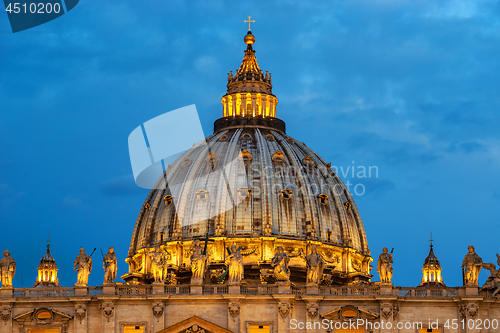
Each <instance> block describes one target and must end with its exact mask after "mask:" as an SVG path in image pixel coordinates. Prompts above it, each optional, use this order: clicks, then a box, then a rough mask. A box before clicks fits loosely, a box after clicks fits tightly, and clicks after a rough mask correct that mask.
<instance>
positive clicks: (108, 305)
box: [100, 302, 115, 322]
mask: <svg viewBox="0 0 500 333" xmlns="http://www.w3.org/2000/svg"><path fill="white" fill-rule="evenodd" d="M100 308H101V310H102V314H103V315H104V317H106V319H107V320H108V322H109V320H110V319H111V317H113V313H114V310H115V305H114V304H113V302H103V303H102V304H101V306H100Z"/></svg>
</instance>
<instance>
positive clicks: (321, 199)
mask: <svg viewBox="0 0 500 333" xmlns="http://www.w3.org/2000/svg"><path fill="white" fill-rule="evenodd" d="M318 199H319V203H320V204H322V205H323V206H326V205H328V199H329V197H328V195H326V194H324V193H321V194H320V195H318Z"/></svg>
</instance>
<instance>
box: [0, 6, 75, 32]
mask: <svg viewBox="0 0 500 333" xmlns="http://www.w3.org/2000/svg"><path fill="white" fill-rule="evenodd" d="M3 2H4V4H5V11H6V12H7V16H8V17H9V22H10V27H11V28H12V32H14V33H16V32H19V31H23V30H26V29H30V28H33V27H36V26H38V25H41V24H44V23H47V22H49V21H52V20H54V19H56V18H58V17H59V16H62V15H64V14H66V13H67V12H69V11H70V10H72V9H73V8H75V6H76V5H77V4H78V2H79V0H50V1H47V0H28V1H23V0H4V1H3Z"/></svg>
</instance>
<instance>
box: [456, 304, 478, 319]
mask: <svg viewBox="0 0 500 333" xmlns="http://www.w3.org/2000/svg"><path fill="white" fill-rule="evenodd" d="M459 310H460V315H461V317H462V318H464V319H466V318H472V319H474V318H475V317H476V315H477V313H478V311H479V305H478V304H477V303H472V302H470V303H464V304H461V305H460V308H459Z"/></svg>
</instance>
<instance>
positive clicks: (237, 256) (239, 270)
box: [226, 244, 244, 284]
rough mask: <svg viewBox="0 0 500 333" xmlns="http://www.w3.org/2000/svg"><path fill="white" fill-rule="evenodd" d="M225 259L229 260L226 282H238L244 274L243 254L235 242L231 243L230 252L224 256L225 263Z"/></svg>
mask: <svg viewBox="0 0 500 333" xmlns="http://www.w3.org/2000/svg"><path fill="white" fill-rule="evenodd" d="M227 261H229V264H228V265H229V276H228V283H229V284H239V283H240V282H241V280H243V276H244V267H243V256H242V255H241V252H240V249H239V248H237V247H236V245H235V244H233V245H231V254H230V255H228V256H227V257H226V263H227Z"/></svg>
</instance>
